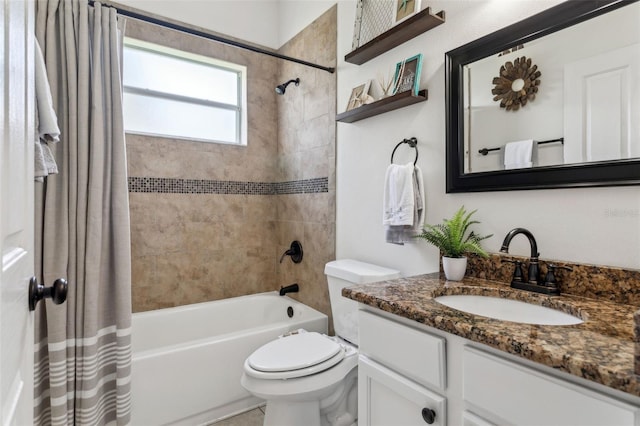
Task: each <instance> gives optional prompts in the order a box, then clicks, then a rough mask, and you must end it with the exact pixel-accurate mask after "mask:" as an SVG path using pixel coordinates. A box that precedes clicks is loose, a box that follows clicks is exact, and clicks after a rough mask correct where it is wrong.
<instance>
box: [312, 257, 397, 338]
mask: <svg viewBox="0 0 640 426" xmlns="http://www.w3.org/2000/svg"><path fill="white" fill-rule="evenodd" d="M324 273H325V275H326V276H327V283H328V285H329V298H330V300H331V313H332V314H333V327H334V329H335V331H336V335H337V336H340V337H342V338H343V339H345V340H347V341H349V342H351V343H353V344H354V345H357V344H358V302H355V301H353V300H351V299H347V298H346V297H342V289H343V288H344V287H348V286H352V285H356V284H367V283H374V282H378V281H385V280H392V279H395V278H400V272H399V271H396V270H394V269H389V268H384V267H382V266H378V265H372V264H370V263H365V262H360V261H358V260H352V259H340V260H334V261H331V262H329V263H327V264H326V265H325V267H324Z"/></svg>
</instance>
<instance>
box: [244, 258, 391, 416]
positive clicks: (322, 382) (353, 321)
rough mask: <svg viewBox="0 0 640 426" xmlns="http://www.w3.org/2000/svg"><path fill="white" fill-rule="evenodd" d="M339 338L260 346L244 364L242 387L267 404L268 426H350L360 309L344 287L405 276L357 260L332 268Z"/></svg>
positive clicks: (293, 338)
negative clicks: (343, 290) (344, 295)
mask: <svg viewBox="0 0 640 426" xmlns="http://www.w3.org/2000/svg"><path fill="white" fill-rule="evenodd" d="M324 272H325V274H326V275H327V281H328V284H329V297H330V299H331V312H332V313H333V325H334V328H335V331H336V337H329V336H326V335H324V334H320V333H316V332H305V331H304V330H300V332H299V333H297V334H291V335H288V336H285V337H281V338H279V339H276V340H274V341H272V342H269V343H267V344H266V345H264V346H262V347H260V348H259V349H258V350H256V351H255V352H254V353H252V354H251V355H250V356H249V357H248V358H247V359H246V360H245V363H244V373H243V374H242V379H241V383H242V386H244V388H245V389H247V390H248V391H249V392H251V393H252V394H253V395H255V396H257V397H259V398H263V399H265V400H266V401H267V410H266V414H265V417H264V425H265V426H300V425H305V426H325V425H327V426H328V425H331V426H350V425H355V424H356V420H357V418H358V402H357V395H358V386H357V385H358V369H357V366H358V348H357V345H358V317H357V314H358V313H357V310H358V304H357V303H356V302H354V301H352V300H349V299H346V298H344V297H342V295H341V291H342V289H343V288H344V287H347V286H350V285H354V284H365V283H372V282H377V281H384V280H389V279H394V278H398V277H400V273H399V272H398V271H394V270H392V269H387V268H383V267H380V266H376V265H371V264H369V263H364V262H359V261H357V260H350V259H343V260H335V261H332V262H329V263H327V265H326V266H325V269H324Z"/></svg>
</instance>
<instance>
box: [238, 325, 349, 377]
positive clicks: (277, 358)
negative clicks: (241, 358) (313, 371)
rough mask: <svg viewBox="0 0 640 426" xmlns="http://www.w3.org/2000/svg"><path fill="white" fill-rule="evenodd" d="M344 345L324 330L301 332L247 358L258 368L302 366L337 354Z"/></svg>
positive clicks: (267, 345)
mask: <svg viewBox="0 0 640 426" xmlns="http://www.w3.org/2000/svg"><path fill="white" fill-rule="evenodd" d="M341 349H342V347H341V346H340V344H338V343H336V342H334V341H333V340H331V339H329V338H328V337H326V336H323V335H322V334H320V333H316V332H310V333H300V334H294V335H291V336H287V337H283V338H280V339H277V340H274V341H272V342H269V343H267V344H266V345H264V346H262V347H261V348H259V349H258V350H256V351H255V352H254V353H253V354H251V355H250V356H249V358H248V360H247V361H248V364H249V366H250V367H251V368H253V369H255V370H257V371H263V372H283V371H292V370H300V369H305V368H308V367H312V366H314V365H317V364H320V363H323V362H325V361H327V360H329V359H331V358H335V357H336V355H338V354H339V353H340V352H341ZM338 361H339V360H338Z"/></svg>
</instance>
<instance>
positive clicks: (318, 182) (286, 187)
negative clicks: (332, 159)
mask: <svg viewBox="0 0 640 426" xmlns="http://www.w3.org/2000/svg"><path fill="white" fill-rule="evenodd" d="M129 192H144V193H158V194H233V195H285V194H314V193H321V192H329V178H327V177H322V178H315V179H304V180H294V181H287V182H238V181H220V180H205V179H176V178H153V177H136V176H129Z"/></svg>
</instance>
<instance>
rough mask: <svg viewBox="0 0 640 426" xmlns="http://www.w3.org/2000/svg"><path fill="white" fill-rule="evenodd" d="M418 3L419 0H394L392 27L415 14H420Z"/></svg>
mask: <svg viewBox="0 0 640 426" xmlns="http://www.w3.org/2000/svg"><path fill="white" fill-rule="evenodd" d="M420 2H421V0H394V3H395V7H394V11H393V22H394V25H397V24H399V23H400V22H403V21H406V20H407V19H409V18H410V17H412V16H413V15H415V14H416V13H418V12H420Z"/></svg>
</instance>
